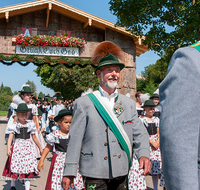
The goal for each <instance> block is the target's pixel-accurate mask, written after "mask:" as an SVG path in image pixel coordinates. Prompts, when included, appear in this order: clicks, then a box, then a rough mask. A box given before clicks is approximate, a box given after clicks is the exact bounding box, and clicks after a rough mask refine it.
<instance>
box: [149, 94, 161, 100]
mask: <svg viewBox="0 0 200 190" xmlns="http://www.w3.org/2000/svg"><path fill="white" fill-rule="evenodd" d="M153 98H159V94H157V93H155V94H153V95H152V96H151V97H150V99H153Z"/></svg>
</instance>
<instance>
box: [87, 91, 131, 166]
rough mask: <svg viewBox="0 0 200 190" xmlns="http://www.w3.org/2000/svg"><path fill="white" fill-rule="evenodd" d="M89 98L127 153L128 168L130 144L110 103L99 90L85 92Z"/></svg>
mask: <svg viewBox="0 0 200 190" xmlns="http://www.w3.org/2000/svg"><path fill="white" fill-rule="evenodd" d="M87 95H88V97H89V98H90V100H91V101H92V102H93V104H94V106H95V107H96V109H97V110H98V112H99V113H100V115H101V116H102V117H103V119H104V120H105V122H106V123H107V124H108V126H109V127H110V129H111V130H112V132H113V133H114V135H115V136H116V138H117V139H118V141H119V143H120V144H121V146H122V148H123V149H124V151H125V152H126V154H127V157H128V163H129V168H130V167H131V157H132V146H131V143H130V140H129V138H128V136H127V134H126V132H125V130H124V128H123V127H122V125H121V123H120V122H119V120H118V119H117V117H116V115H115V114H114V112H113V110H112V108H111V106H110V104H109V103H108V102H107V101H106V99H107V98H104V97H102V96H101V94H100V92H99V91H95V92H93V93H90V94H87Z"/></svg>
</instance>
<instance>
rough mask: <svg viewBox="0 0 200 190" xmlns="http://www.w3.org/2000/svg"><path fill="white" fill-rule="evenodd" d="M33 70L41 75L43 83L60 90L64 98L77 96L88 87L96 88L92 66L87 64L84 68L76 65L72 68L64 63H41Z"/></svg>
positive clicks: (96, 83)
mask: <svg viewBox="0 0 200 190" xmlns="http://www.w3.org/2000/svg"><path fill="white" fill-rule="evenodd" d="M34 71H35V72H36V73H37V75H38V76H40V77H41V83H42V84H43V85H45V86H47V87H49V88H51V89H53V90H54V91H55V92H58V91H59V92H61V94H62V96H63V97H64V98H65V99H73V98H77V97H78V96H80V94H81V92H83V91H85V90H87V89H88V88H92V89H94V90H95V89H97V88H98V84H99V81H98V78H97V76H96V75H95V74H94V68H93V67H92V66H91V65H89V64H88V65H87V66H86V67H84V68H81V67H79V66H78V65H75V66H73V67H72V68H67V67H65V65H64V64H60V65H58V66H56V67H50V66H48V65H43V66H40V67H38V68H37V69H36V70H34Z"/></svg>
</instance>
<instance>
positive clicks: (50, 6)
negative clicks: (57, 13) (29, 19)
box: [46, 3, 52, 28]
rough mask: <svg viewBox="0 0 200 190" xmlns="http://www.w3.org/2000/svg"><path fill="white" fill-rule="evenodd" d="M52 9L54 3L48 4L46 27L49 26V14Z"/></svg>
mask: <svg viewBox="0 0 200 190" xmlns="http://www.w3.org/2000/svg"><path fill="white" fill-rule="evenodd" d="M51 9H52V3H49V4H48V7H47V19H46V28H48V26H49V15H50V10H51Z"/></svg>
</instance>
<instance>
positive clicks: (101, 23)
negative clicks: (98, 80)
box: [0, 0, 149, 98]
mask: <svg viewBox="0 0 200 190" xmlns="http://www.w3.org/2000/svg"><path fill="white" fill-rule="evenodd" d="M27 29H28V32H29V33H30V35H49V36H55V35H56V36H60V35H63V34H64V33H65V32H66V33H67V34H68V35H69V36H72V37H77V38H84V39H85V41H86V44H85V46H84V47H81V48H79V57H81V58H82V59H90V58H91V55H92V52H93V50H94V48H95V47H96V46H97V45H98V44H99V43H100V42H102V41H112V42H114V43H116V44H117V45H119V46H120V47H121V48H122V50H123V52H124V60H122V61H123V62H124V63H125V65H126V67H125V69H123V70H122V73H121V79H120V83H119V85H118V88H119V91H120V92H121V93H122V94H126V93H128V92H129V93H130V94H131V98H134V94H135V91H136V56H140V55H141V54H143V53H145V52H146V51H148V50H149V49H148V47H146V46H144V45H143V44H142V39H139V38H135V37H133V36H132V35H131V33H130V32H128V31H126V29H125V28H123V27H116V26H115V24H114V23H112V22H109V21H107V20H105V19H102V18H99V17H97V16H94V15H92V14H89V13H87V12H84V11H81V10H79V9H77V8H74V7H72V6H69V5H67V4H65V3H62V2H60V1H57V0H35V1H31V2H27V3H22V4H17V5H13V6H7V7H2V8H0V44H1V45H0V54H3V55H4V56H5V57H10V56H12V55H14V54H16V45H15V43H14V42H15V38H14V35H18V34H21V33H24V32H25V31H26V30H27ZM18 55H19V56H20V57H24V56H25V55H23V54H19V53H18ZM35 56H37V57H38V58H39V59H42V58H44V55H35ZM51 58H52V59H54V60H55V59H56V58H57V56H56V55H53V56H51ZM69 58H70V59H74V57H70V56H69ZM0 61H1V62H2V61H3V59H2V57H0ZM12 61H19V60H17V59H16V58H14V59H13V60H12ZM27 62H33V63H34V62H35V60H32V59H30V60H27ZM46 62H49V60H46ZM60 63H61V64H67V63H66V62H65V61H64V60H61V61H60Z"/></svg>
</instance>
